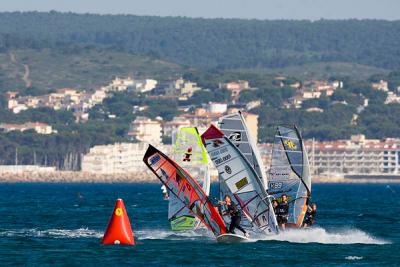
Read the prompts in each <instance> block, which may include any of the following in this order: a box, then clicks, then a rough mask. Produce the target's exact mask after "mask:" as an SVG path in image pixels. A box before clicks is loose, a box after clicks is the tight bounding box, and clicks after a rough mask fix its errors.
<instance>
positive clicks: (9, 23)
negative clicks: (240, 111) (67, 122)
mask: <svg viewBox="0 0 400 267" xmlns="http://www.w3.org/2000/svg"><path fill="white" fill-rule="evenodd" d="M69 43H78V44H97V45H105V46H109V47H110V46H111V47H113V48H114V49H119V50H126V51H130V52H134V53H139V54H149V55H152V56H156V57H160V58H162V59H166V60H170V61H173V62H176V63H179V64H185V65H191V66H201V67H207V68H213V67H219V68H250V67H251V68H253V67H272V68H277V67H286V66H291V65H298V64H304V63H310V62H333V61H335V62H352V63H358V64H363V65H371V66H376V67H380V68H386V69H396V68H399V67H400V49H398V44H399V43H400V21H378V20H340V21H339V20H338V21H335V20H320V21H315V22H311V21H306V20H303V21H289V20H277V21H260V20H240V19H191V18H181V17H175V18H173V17H166V18H161V17H143V16H132V15H92V14H73V13H58V12H49V13H40V12H28V13H0V49H2V50H3V51H6V50H8V49H10V48H13V49H15V48H34V49H37V48H44V47H46V48H47V47H52V48H56V47H60V46H63V45H66V44H69Z"/></svg>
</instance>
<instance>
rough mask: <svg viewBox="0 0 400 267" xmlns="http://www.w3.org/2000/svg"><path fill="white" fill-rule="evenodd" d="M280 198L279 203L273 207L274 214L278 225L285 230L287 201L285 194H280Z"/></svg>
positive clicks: (287, 212)
mask: <svg viewBox="0 0 400 267" xmlns="http://www.w3.org/2000/svg"><path fill="white" fill-rule="evenodd" d="M281 199H282V201H281V203H279V205H278V206H277V207H276V209H275V215H276V220H277V222H278V224H279V226H280V227H281V228H282V230H285V228H286V223H287V221H288V217H289V203H288V199H287V196H286V195H282V196H281Z"/></svg>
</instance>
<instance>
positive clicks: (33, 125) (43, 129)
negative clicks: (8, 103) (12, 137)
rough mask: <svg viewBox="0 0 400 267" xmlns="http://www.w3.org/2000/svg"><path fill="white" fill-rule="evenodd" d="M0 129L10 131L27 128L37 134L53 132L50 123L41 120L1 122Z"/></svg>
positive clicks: (22, 130)
mask: <svg viewBox="0 0 400 267" xmlns="http://www.w3.org/2000/svg"><path fill="white" fill-rule="evenodd" d="M0 130H2V131H3V132H6V133H8V132H12V131H19V132H24V131H28V130H34V131H35V132H36V133H38V134H52V133H54V132H55V131H54V130H53V128H52V127H51V125H49V124H46V123H42V122H26V123H22V124H16V123H1V124H0Z"/></svg>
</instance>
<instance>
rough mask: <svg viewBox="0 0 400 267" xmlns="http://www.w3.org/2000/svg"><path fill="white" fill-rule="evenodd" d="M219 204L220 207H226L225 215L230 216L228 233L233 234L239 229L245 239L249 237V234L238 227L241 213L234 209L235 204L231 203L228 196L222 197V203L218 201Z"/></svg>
mask: <svg viewBox="0 0 400 267" xmlns="http://www.w3.org/2000/svg"><path fill="white" fill-rule="evenodd" d="M218 203H219V204H221V205H226V208H227V209H226V213H225V214H227V215H229V216H231V223H230V225H229V230H228V231H229V233H232V234H234V233H235V229H236V228H237V229H239V230H240V231H242V232H243V234H244V236H245V237H249V234H248V233H247V232H246V230H244V229H243V228H242V227H241V226H240V221H241V219H242V213H241V212H240V210H239V209H238V208H237V207H236V205H235V203H233V202H232V199H231V197H230V196H228V195H226V196H225V197H224V200H223V201H218Z"/></svg>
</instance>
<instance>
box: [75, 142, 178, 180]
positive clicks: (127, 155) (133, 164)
mask: <svg viewBox="0 0 400 267" xmlns="http://www.w3.org/2000/svg"><path fill="white" fill-rule="evenodd" d="M148 146H149V145H148V143H145V142H141V143H115V144H110V145H99V146H94V147H92V148H91V149H90V150H89V152H88V153H87V154H85V155H84V156H83V159H82V171H83V172H88V173H98V174H115V173H138V172H144V171H147V170H148V168H147V167H146V165H145V164H144V163H143V155H144V154H145V152H146V150H147V148H148ZM157 148H158V149H160V150H161V151H163V152H165V153H169V151H170V149H171V148H170V146H167V145H158V146H157Z"/></svg>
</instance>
